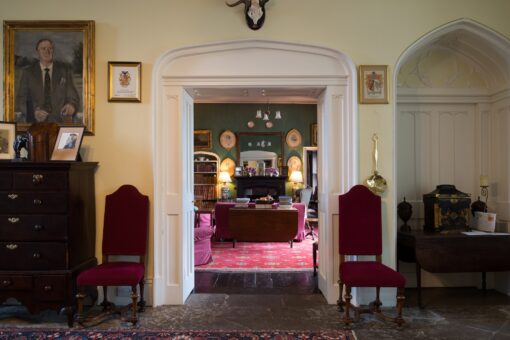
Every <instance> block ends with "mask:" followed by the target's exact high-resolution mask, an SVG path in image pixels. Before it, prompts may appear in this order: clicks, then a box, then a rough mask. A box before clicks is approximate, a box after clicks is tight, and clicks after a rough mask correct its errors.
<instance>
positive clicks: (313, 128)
mask: <svg viewBox="0 0 510 340" xmlns="http://www.w3.org/2000/svg"><path fill="white" fill-rule="evenodd" d="M310 141H311V144H312V146H317V123H315V124H312V125H311V126H310Z"/></svg>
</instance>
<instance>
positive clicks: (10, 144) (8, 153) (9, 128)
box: [0, 122, 16, 159]
mask: <svg viewBox="0 0 510 340" xmlns="http://www.w3.org/2000/svg"><path fill="white" fill-rule="evenodd" d="M15 138H16V123H12V122H0V159H13V158H14V139H15Z"/></svg>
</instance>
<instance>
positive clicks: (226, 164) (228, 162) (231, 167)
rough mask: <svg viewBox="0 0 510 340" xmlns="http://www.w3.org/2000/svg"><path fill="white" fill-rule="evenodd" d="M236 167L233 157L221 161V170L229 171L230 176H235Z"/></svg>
mask: <svg viewBox="0 0 510 340" xmlns="http://www.w3.org/2000/svg"><path fill="white" fill-rule="evenodd" d="M235 168H236V162H234V160H233V159H231V158H228V157H227V158H225V159H224V160H222V161H221V164H220V171H228V174H229V175H230V176H234V172H235Z"/></svg>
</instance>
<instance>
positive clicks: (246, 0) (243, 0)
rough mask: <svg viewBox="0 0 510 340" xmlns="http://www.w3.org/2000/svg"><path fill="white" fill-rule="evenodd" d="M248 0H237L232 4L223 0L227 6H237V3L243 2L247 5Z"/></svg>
mask: <svg viewBox="0 0 510 340" xmlns="http://www.w3.org/2000/svg"><path fill="white" fill-rule="evenodd" d="M249 1H250V0H239V1H238V2H235V3H233V4H229V3H228V2H226V1H225V4H226V5H227V6H228V7H234V6H237V5H239V4H242V3H243V2H244V4H245V5H248V2H249Z"/></svg>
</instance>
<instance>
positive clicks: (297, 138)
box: [285, 129, 302, 148]
mask: <svg viewBox="0 0 510 340" xmlns="http://www.w3.org/2000/svg"><path fill="white" fill-rule="evenodd" d="M301 140H302V138H301V133H300V132H299V131H298V130H297V129H292V130H290V131H289V132H287V137H285V141H286V142H287V145H288V146H289V147H291V148H297V147H298V146H299V145H301Z"/></svg>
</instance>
